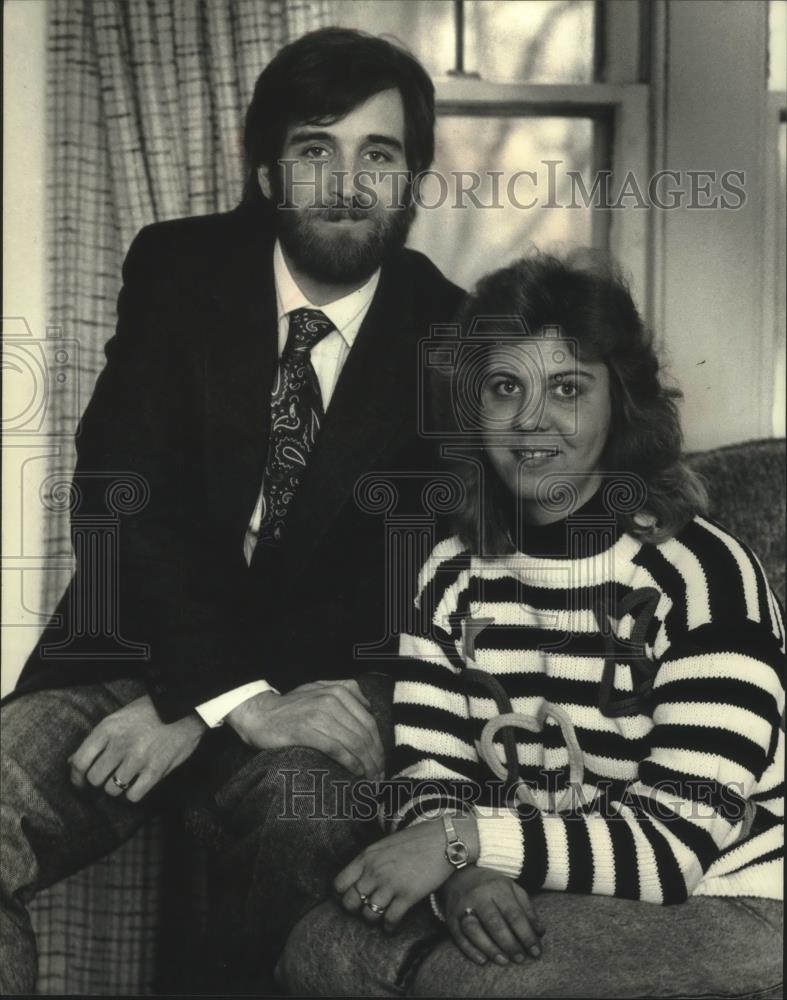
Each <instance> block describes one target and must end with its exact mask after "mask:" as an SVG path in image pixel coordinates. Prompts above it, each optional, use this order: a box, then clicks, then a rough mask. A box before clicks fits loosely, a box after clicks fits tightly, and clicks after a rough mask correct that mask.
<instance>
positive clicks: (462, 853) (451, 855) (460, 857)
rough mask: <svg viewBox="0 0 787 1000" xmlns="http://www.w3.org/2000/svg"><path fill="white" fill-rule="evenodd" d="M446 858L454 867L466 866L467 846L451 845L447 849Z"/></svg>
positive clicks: (460, 844)
mask: <svg viewBox="0 0 787 1000" xmlns="http://www.w3.org/2000/svg"><path fill="white" fill-rule="evenodd" d="M445 856H446V857H447V858H448V860H449V861H450V862H451V864H452V865H457V866H458V865H466V864H467V845H466V844H462V843H461V842H460V843H458V844H449V845H448V846H447V847H446V849H445Z"/></svg>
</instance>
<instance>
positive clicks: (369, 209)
mask: <svg viewBox="0 0 787 1000" xmlns="http://www.w3.org/2000/svg"><path fill="white" fill-rule="evenodd" d="M433 128H434V92H433V87H432V84H431V81H430V80H429V78H428V76H427V75H426V73H425V72H424V70H423V69H422V67H421V66H420V65H419V64H418V63H417V62H416V61H415V60H414V59H413V58H412V57H411V56H409V55H408V54H406V53H404V52H403V51H401V50H399V49H397V48H395V47H394V46H392V45H390V44H388V43H387V42H384V41H382V40H381V39H375V38H371V37H368V36H363V35H360V34H357V33H355V32H350V31H344V30H341V29H325V30H323V31H320V32H314V33H312V34H311V35H307V36H304V37H303V38H301V39H299V40H298V41H296V42H294V43H293V44H291V45H289V46H288V47H287V48H285V49H283V50H282V51H281V52H280V53H279V54H278V55H277V56H276V58H275V59H274V60H273V61H272V62H271V63H270V65H269V66H268V67H267V68H266V69H265V71H264V72H263V73H262V75H261V76H260V78H259V81H258V83H257V86H256V88H255V93H254V98H253V100H252V103H251V106H250V108H249V112H248V115H247V119H246V132H245V149H246V158H247V181H246V190H245V195H244V201H243V203H242V204H241V205H240V207H239V208H237V209H236V210H235V211H233V212H230V213H227V214H224V215H214V216H208V217H204V218H195V219H186V220H178V221H174V222H167V223H160V224H156V225H153V226H150V227H147V228H146V229H144V230H143V231H142V232H141V233H140V234H139V236H138V237H137V238H136V240H135V241H134V244H133V245H132V247H131V249H130V251H129V253H128V256H127V259H126V262H125V265H124V271H123V278H124V285H123V290H122V292H121V295H120V299H119V305H118V327H117V332H116V334H115V336H114V337H113V338H112V340H111V341H110V342H109V343H108V344H107V348H106V355H107V364H106V367H105V369H104V371H103V372H102V374H101V376H100V377H99V380H98V382H97V385H96V388H95V392H94V394H93V397H92V399H91V401H90V404H89V405H88V407H87V410H86V412H85V414H84V417H83V420H82V422H81V425H80V428H79V432H78V438H77V445H78V463H77V469H76V474H75V479H74V506H73V517H72V525H73V536H74V546H75V552H76V555H77V569H76V573H75V576H74V579H73V580H72V582H71V584H70V586H69V588H68V590H67V592H66V594H65V595H64V598H63V600H62V601H61V604H60V605H59V607H58V610H57V613H56V615H55V617H54V619H53V622H52V624H51V625H50V626H49V628H48V629H47V630H46V632H45V633H44V635H43V636H42V639H41V641H40V642H39V644H38V646H37V648H36V650H35V651H34V653H33V654H32V655H31V657H30V660H29V661H28V663H27V665H26V667H25V670H24V671H23V674H22V677H21V679H20V682H19V685H18V687H17V690H16V691H15V692H14V694H13V696H12V697H11V699H10V701H9V703H7V704H6V705H5V706H4V707H3V778H4V780H3V788H2V795H3V834H2V836H3V843H4V854H5V858H4V865H3V886H2V895H3V907H2V923H1V924H0V942H2V946H3V952H4V956H3V961H2V963H0V969H2V971H1V972H0V979H2V985H3V987H4V992H8V993H14V992H27V991H30V990H32V988H33V984H34V980H35V944H34V940H33V935H32V931H31V929H30V924H29V920H28V917H27V913H26V910H25V904H26V903H27V902H28V901H29V900H30V898H31V897H32V895H33V894H34V893H35V891H37V890H38V889H40V888H43V887H45V886H46V885H49V884H51V883H52V882H54V881H57V880H59V879H60V878H63V877H65V876H66V875H68V874H70V873H71V872H73V871H75V870H77V869H78V868H80V867H83V866H84V865H85V864H87V863H89V862H90V861H92V860H94V859H95V858H97V857H99V856H100V855H101V854H103V853H106V852H107V851H108V850H111V849H112V848H113V847H114V846H116V845H117V844H118V843H120V842H122V841H123V840H125V839H127V838H128V837H129V836H130V835H131V834H132V833H133V832H134V830H135V829H136V828H137V827H138V826H139V824H140V823H141V822H143V821H144V819H145V817H146V815H148V814H149V813H150V810H151V809H153V808H157V807H158V806H159V805H160V804H161V801H162V799H163V798H164V797H165V796H164V795H162V794H161V793H162V789H163V788H166V789H169V788H172V787H174V786H173V781H174V782H176V784H179V786H181V787H182V786H183V784H184V783H185V781H186V778H185V775H188V776H189V780H188V786H189V788H194V787H196V788H198V789H199V790H200V791H201V792H202V793H203V794H204V793H209V794H210V795H212V796H214V797H215V800H216V801H218V802H223V803H224V807H225V813H226V814H227V817H226V818H227V823H228V827H229V828H231V829H234V830H235V831H236V833H237V832H238V831H241V833H238V835H239V836H242V837H245V839H246V841H247V842H249V841H253V840H254V836H255V830H256V829H257V827H258V826H259V825H261V824H262V823H263V821H264V817H265V802H266V800H265V796H264V794H263V793H262V791H261V789H262V788H263V786H264V785H265V783H266V782H268V783H269V782H270V771H271V769H272V768H274V769H275V767H276V766H277V757H276V753H275V752H276V751H277V750H280V749H282V748H288V747H295V746H298V747H307V748H311V749H312V750H314V751H319V752H321V753H323V754H325V755H326V756H327V757H328V758H330V759H331V761H332V762H333V763H335V764H339V765H341V766H342V767H344V768H346V769H347V770H348V771H349V772H351V773H352V774H354V775H357V776H366V777H369V778H374V777H377V776H380V775H381V774H382V771H383V767H384V760H383V749H382V746H381V741H380V735H379V733H378V730H377V725H376V721H375V715H374V711H373V706H372V704H371V702H370V698H369V697H368V696H367V694H366V693H364V689H363V683H361V684H360V685H359V683H358V681H357V680H355V679H354V678H355V677H356V676H357V675H359V674H363V673H364V671H365V670H367V669H368V668H369V667H370V666H373V665H374V662H375V661H372V663H371V664H370V663H364V662H362V661H361V660H359V658H358V657H356V656H354V649H355V648H356V645H357V644H364V643H366V644H367V645H368V644H374V643H375V642H378V641H379V640H381V639H383V638H385V632H386V620H387V616H386V599H387V598H386V589H387V588H386V583H387V581H386V572H387V567H386V564H385V546H384V535H383V524H382V520H381V519H380V518H379V517H375V516H373V515H371V514H370V513H368V512H364V511H362V510H361V509H360V508H359V506H358V504H357V503H356V502H355V500H354V497H353V491H354V488H355V486H356V483H357V482H358V480H359V477H361V476H362V475H363V474H365V473H369V472H370V471H374V470H380V471H381V472H383V471H384V472H386V473H397V472H402V473H409V474H412V473H418V472H421V473H429V471H430V470H433V469H434V468H435V465H434V458H433V455H432V452H431V448H430V447H429V445H428V443H427V441H426V440H425V439H424V438H423V437H421V436H420V435H419V427H418V413H419V400H418V392H419V388H418V387H419V378H418V341H419V340H420V339H422V338H424V337H426V336H428V334H429V331H430V326H431V325H432V324H436V323H444V322H446V321H448V320H450V319H451V317H452V315H453V313H454V311H455V309H456V307H457V306H458V304H459V301H460V298H461V295H462V293H461V290H460V289H458V288H457V287H456V286H454V285H452V284H451V283H450V282H448V281H447V280H446V279H445V278H444V277H443V276H442V275H441V274H440V272H439V271H438V270H437V269H436V268H435V267H434V265H433V264H431V262H430V261H429V260H428V259H427V258H425V257H423V256H422V255H420V254H417V253H414V252H412V251H408V250H405V249H403V245H404V241H405V239H406V236H407V232H408V228H409V225H410V222H411V221H412V218H413V206H412V202H411V199H410V191H411V189H410V187H409V185H408V183H407V178H408V172H409V174H410V175H411V174H412V172H418V171H420V170H422V169H424V168H425V167H427V166H428V165H429V163H430V162H431V159H432V155H433V142H434V140H433ZM403 178H404V181H403V180H402V179H403ZM410 478H412V479H413V480H414V481H415V479H417V476H416V477H413V476H411V477H410ZM404 479H407V476H405V477H404ZM421 482H422V480H421ZM118 490H120V491H121V493H120V501H119V500H118ZM123 490H126V491H127V493H128V494H129V495H130V494H132V493H135V492H136V497H135V498H134V500H133V502H132V501H129V502H126V503H125V504H124V501H123V497H124V496H125V494H123V492H122V491H123ZM126 500H128V496H126ZM107 502H109V503H110V505H112V504H114V508H113V509H114V510H115V512H118V513H119V517H118V527H117V534H116V546H117V552H116V559H115V561H114V562H112V563H111V565H110V566H109V567H107V566H103V567H102V565H101V560H100V559H96V558H95V552H94V550H93V549H92V548H91V544H90V543H89V541H88V540H87V539H88V535H89V533H88V535H86V534H85V532H84V530H83V529H84V526H85V525H86V524H88V525H89V524H90V523H93V522H94V521H95V519H96V518H100V517H101V516H102V514H103V513H105V512H106V506H107ZM91 519H92V520H91ZM107 569H109V573H108V574H107V572H106V571H107ZM102 574H104V575H103V576H102ZM86 609H87V610H86ZM91 609H92V610H91ZM108 609H109V610H108ZM115 609H116V613H115ZM91 614H93V615H95V616H97V618H99V619H102V620H103V621H104V622H106V621H107V620H108V616H109V617H111V619H112V621H113V622H114V626H113V632H112V635H111V636H110V639H111V640H112V642H111V643H110V645H111V646H112V648H111V649H110V650H109V651H108V648H107V635H106V634H105V633H102V634H99V633H101V629H98V630H97V629H96V628H91V627H90V623H89V621H88V619H89V618H90V615H91ZM222 723H226V725H224V726H222ZM213 730H217V731H216V732H213ZM186 762H188V763H187V764H186ZM184 764H185V765H186V766H182V765H184ZM239 768H243V772H242V773H243V774H244V775H245V777H246V779H247V780H245V782H240V784H239V779H238V770H239ZM250 774H251V780H248V778H249V775H250ZM167 776H169V777H167ZM69 779H70V780H69ZM164 779H167V780H166V781H165V782H164V785H163V786H162V785H161V783H162V781H164ZM241 786H242V788H241V790H240V791H239V790H238V789H239V788H240V787H241ZM227 788H231V789H232V792H231V793H230V792H227ZM151 792H152V793H153V794H150V793H151ZM228 803H229V805H228ZM250 814H251V815H252V817H253V818H252V820H251V821H249V819H248V817H249V815H250ZM241 817H242V818H241ZM249 822H250V825H249ZM236 854H237V858H236V861H237V865H236V867H237V866H238V865H239V866H240V869H241V872H240V874H239V875H237V877H238V879H239V882H240V883H242V882H243V880H244V878H243V872H242V869H243V866H244V865H249V864H251V863H252V862H251V861H250V858H253V857H254V855H253V848H250V849H248V850H246V851H244V850H239V851H237V852H236ZM254 863H256V862H254ZM251 880H252V876H251V873H250V872H249V873H248V877H247V879H246V883H247V886H248V884H250V881H251ZM257 885H259V883H257ZM252 923H253V922H252ZM248 931H249V934H254V933H256V931H257V928H255V927H254V926H250V927H248Z"/></svg>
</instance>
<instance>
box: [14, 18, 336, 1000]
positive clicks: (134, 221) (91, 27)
mask: <svg viewBox="0 0 787 1000" xmlns="http://www.w3.org/2000/svg"><path fill="white" fill-rule="evenodd" d="M48 11H49V18H50V22H49V39H48V52H47V56H48V84H47V86H48V105H47V115H48V148H49V150H50V156H49V161H48V176H47V195H48V203H49V219H48V223H49V233H48V241H47V245H48V249H49V257H48V270H49V289H48V298H49V301H48V306H49V315H50V317H51V322H52V324H53V325H54V326H55V327H59V328H60V329H59V337H60V338H62V339H60V340H59V342H58V344H57V347H58V349H61V347H62V348H65V350H66V352H67V354H68V359H67V365H68V370H69V376H70V377H68V378H67V380H66V381H65V382H64V383H63V384H62V385H61V386H60V387H59V390H58V393H53V394H52V398H51V403H50V406H51V408H50V409H49V411H48V414H47V418H48V420H49V421H50V424H49V429H50V431H51V432H52V433H55V434H56V435H57V436H58V437H59V440H60V442H61V443H60V444H59V451H58V453H57V455H55V456H53V457H52V458H51V459H50V467H49V473H50V474H51V475H52V476H53V477H54V478H55V479H56V480H67V479H69V478H70V476H71V473H72V471H73V463H74V449H73V434H74V430H75V428H76V421H77V419H78V417H79V415H80V414H81V412H82V410H83V409H84V407H85V405H86V403H87V401H88V399H89V397H90V393H91V392H92V389H93V384H94V382H95V378H96V376H97V374H98V372H99V371H100V370H101V368H102V367H103V363H104V354H103V347H104V344H105V342H106V341H107V339H108V338H109V337H110V336H111V335H112V333H113V331H114V326H115V308H116V301H117V294H118V291H119V287H120V268H121V264H122V261H123V257H124V255H125V252H126V250H127V249H128V246H129V244H130V242H131V240H132V239H133V237H134V235H135V234H136V232H137V231H138V230H139V229H140V228H141V227H142V226H144V225H146V224H148V223H150V222H156V221H159V220H162V219H167V218H174V217H178V216H184V215H199V214H204V213H208V212H215V211H222V210H226V209H228V208H231V207H232V206H233V205H234V204H236V203H237V202H238V200H239V199H240V193H241V184H242V156H241V129H242V122H243V115H244V112H245V109H246V106H247V104H248V102H249V100H250V98H251V93H252V90H253V87H254V82H255V80H256V78H257V76H258V74H259V73H260V71H261V70H262V69H263V67H264V66H265V65H266V63H267V62H268V60H269V59H270V58H271V57H272V56H273V54H274V53H275V52H276V51H277V50H278V49H279V48H280V47H281V46H282V45H284V44H285V43H286V42H288V41H290V40H292V39H293V38H296V37H298V36H299V35H301V34H303V33H305V32H306V31H310V30H312V29H314V28H317V27H321V26H323V25H326V24H328V23H330V22H331V18H332V14H333V11H332V2H331V0H286V2H285V0H49V8H48ZM61 353H62V352H61ZM61 363H62V362H61ZM56 492H57V491H53V495H54V494H55V493H56ZM50 506H52V509H51V510H50V511H49V513H47V516H46V518H45V526H46V535H47V538H46V552H47V555H48V556H50V557H54V558H50V560H49V562H50V565H60V566H61V567H62V568H61V570H59V571H57V570H55V569H52V570H50V571H49V572H48V573H47V574H46V575H45V579H44V581H43V594H42V607H43V608H45V609H48V610H51V609H52V608H54V606H55V604H56V602H57V599H58V598H59V597H60V594H61V593H62V591H63V588H64V587H65V585H66V582H67V579H68V575H69V571H68V569H67V566H68V558H69V557H70V554H71V546H70V542H69V534H68V522H67V516H66V511H63V510H58V509H57V504H56V503H54V501H53V502H52V504H51V505H50ZM191 850H192V851H193V847H192V848H191ZM162 861H163V858H162V842H161V824H160V822H155V823H154V824H152V825H150V824H149V825H148V826H146V827H145V828H143V830H142V831H140V833H139V834H137V836H136V837H134V838H133V839H132V840H131V841H130V842H129V843H128V844H126V845H125V846H124V847H122V848H121V849H120V850H118V851H116V852H114V853H113V854H112V855H110V856H109V857H108V858H104V859H102V861H100V862H99V863H98V864H96V865H93V866H91V867H90V868H88V869H86V870H85V871H83V872H80V873H78V874H77V875H75V876H73V877H72V878H70V879H67V880H66V881H65V882H62V883H60V885H58V886H55V887H53V888H52V889H50V890H48V891H46V892H44V893H41V894H39V896H38V897H37V898H36V900H35V902H34V904H33V907H32V919H33V924H34V927H35V928H36V930H37V932H38V946H39V980H38V992H39V993H48V994H57V995H62V994H67V993H89V994H103V995H109V996H119V995H128V994H140V993H141V994H148V993H150V992H151V989H152V988H153V983H154V980H155V977H156V961H157V952H158V949H159V944H160V930H161V928H160V927H157V919H158V917H159V916H160V914H161V908H162V905H163V902H162V901H163V897H162V881H161V877H162V871H163V865H162ZM199 878H200V874H199V871H197V870H195V871H194V873H193V881H194V883H195V884H198V883H199ZM192 902H194V901H192Z"/></svg>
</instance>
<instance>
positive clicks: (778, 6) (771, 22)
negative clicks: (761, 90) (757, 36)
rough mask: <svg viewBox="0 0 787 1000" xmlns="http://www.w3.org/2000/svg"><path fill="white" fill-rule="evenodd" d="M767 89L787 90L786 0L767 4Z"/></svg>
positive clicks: (772, 0) (772, 1)
mask: <svg viewBox="0 0 787 1000" xmlns="http://www.w3.org/2000/svg"><path fill="white" fill-rule="evenodd" d="M768 89H769V90H787V0H770V3H769V4H768Z"/></svg>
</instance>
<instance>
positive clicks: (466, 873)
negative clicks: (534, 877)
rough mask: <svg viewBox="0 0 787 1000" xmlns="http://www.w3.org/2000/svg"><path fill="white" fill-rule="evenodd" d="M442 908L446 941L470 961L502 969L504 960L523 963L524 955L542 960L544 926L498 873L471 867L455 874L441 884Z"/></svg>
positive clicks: (515, 887) (526, 901)
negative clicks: (446, 934) (491, 963)
mask: <svg viewBox="0 0 787 1000" xmlns="http://www.w3.org/2000/svg"><path fill="white" fill-rule="evenodd" d="M443 906H444V907H445V916H446V923H447V925H448V930H449V931H450V932H451V937H452V938H453V939H454V942H455V944H456V946H457V948H459V950H460V951H461V952H462V953H463V954H465V955H467V957H468V958H469V959H470V960H471V961H473V962H477V963H478V964H479V965H484V963H485V962H486V960H487V959H490V960H491V961H493V962H497V964H498V965H506V964H507V963H508V960H509V959H512V960H513V961H514V962H524V960H525V952H526V951H527V952H529V953H530V954H531V955H532V956H533V958H539V956H540V955H541V945H540V943H539V939H540V938H541V937H542V936H543V934H544V927H543V925H542V924H541V921H540V920H539V919H538V915H537V914H536V911H535V910H534V909H533V904H532V903H531V902H530V897H529V896H528V894H527V893H526V892H525V890H524V889H523V888H522V887H521V886H520V885H517V883H516V882H514V881H513V879H510V878H509V877H508V876H507V875H503V874H502V872H499V871H496V870H495V869H494V868H477V867H476V866H475V865H471V866H469V867H467V868H463V869H462V870H461V871H458V872H455V873H454V874H453V875H452V876H451V878H450V879H449V880H448V881H447V882H446V884H445V888H444V890H443ZM468 911H472V912H470V913H468Z"/></svg>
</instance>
